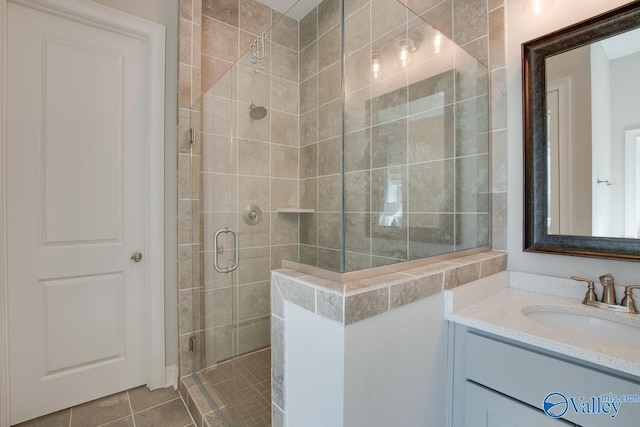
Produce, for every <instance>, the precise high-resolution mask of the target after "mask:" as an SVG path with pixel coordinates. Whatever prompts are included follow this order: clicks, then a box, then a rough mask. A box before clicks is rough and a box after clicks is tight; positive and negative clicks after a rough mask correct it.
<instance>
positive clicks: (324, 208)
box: [318, 175, 342, 212]
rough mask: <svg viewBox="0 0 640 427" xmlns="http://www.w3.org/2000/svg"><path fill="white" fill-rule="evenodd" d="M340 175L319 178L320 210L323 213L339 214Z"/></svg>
mask: <svg viewBox="0 0 640 427" xmlns="http://www.w3.org/2000/svg"><path fill="white" fill-rule="evenodd" d="M341 181H342V180H341V178H340V175H330V176H322V177H319V178H318V210H319V211H321V212H339V211H340V199H341V188H340V187H341Z"/></svg>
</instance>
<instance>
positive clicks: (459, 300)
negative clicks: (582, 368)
mask: <svg viewBox="0 0 640 427" xmlns="http://www.w3.org/2000/svg"><path fill="white" fill-rule="evenodd" d="M540 281H543V282H545V283H547V284H550V285H548V286H537V283H539V282H540ZM541 291H544V292H554V293H556V295H550V294H545V293H540V292H541ZM585 291H586V286H585V285H584V284H583V285H580V284H576V283H573V282H571V281H567V280H566V279H557V278H547V277H545V276H539V275H529V274H523V273H509V272H502V273H498V274H495V275H493V276H489V277H487V278H484V279H481V280H477V281H475V282H471V283H469V284H467V285H464V286H461V287H459V288H455V289H452V290H451V291H446V292H445V318H446V319H447V320H449V321H452V322H455V323H459V324H461V325H465V326H467V327H470V328H474V329H477V330H480V331H484V332H488V333H491V334H494V335H498V336H502V337H505V338H509V339H512V340H514V341H518V342H521V343H524V344H527V345H531V346H535V347H539V348H542V349H546V350H550V351H553V352H556V353H559V354H563V355H566V356H570V357H573V358H576V359H579V360H583V361H587V362H591V363H594V364H596V365H599V366H603V367H606V368H610V369H615V370H618V371H621V372H624V373H627V374H631V375H635V376H637V377H639V378H640V348H638V347H636V348H631V347H623V346H616V345H612V344H609V343H602V342H600V341H598V340H595V339H590V338H586V337H580V336H576V335H571V334H568V333H564V332H562V331H560V330H558V329H555V328H553V327H548V326H544V325H542V324H540V323H538V322H536V321H534V320H532V319H530V318H529V317H527V316H526V315H525V314H524V312H523V309H524V311H527V310H538V311H540V310H544V311H546V310H547V308H548V309H549V311H556V312H565V313H579V314H585V315H590V316H593V317H600V318H604V319H610V320H614V321H617V322H620V323H624V324H628V325H632V326H637V327H639V328H640V314H638V315H634V314H625V313H615V312H612V311H608V310H604V309H601V308H593V307H589V306H586V305H583V304H581V299H582V296H584V293H585ZM560 295H562V296H560ZM578 295H582V296H580V297H578V298H576V296H578ZM620 296H621V295H619V297H620ZM618 299H619V298H618ZM636 299H637V297H636ZM630 339H634V337H630ZM636 345H638V341H636Z"/></svg>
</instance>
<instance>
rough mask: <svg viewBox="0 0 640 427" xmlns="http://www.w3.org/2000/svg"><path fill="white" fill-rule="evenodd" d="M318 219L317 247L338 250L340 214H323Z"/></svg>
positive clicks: (319, 214)
mask: <svg viewBox="0 0 640 427" xmlns="http://www.w3.org/2000/svg"><path fill="white" fill-rule="evenodd" d="M317 218H318V246H320V247H323V248H328V249H340V214H339V213H323V212H320V213H318V215H317Z"/></svg>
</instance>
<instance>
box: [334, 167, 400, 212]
mask: <svg viewBox="0 0 640 427" xmlns="http://www.w3.org/2000/svg"><path fill="white" fill-rule="evenodd" d="M383 171H384V169H383ZM377 173H380V170H374V171H373V174H374V175H375V174H377ZM371 174H372V171H371V170H364V171H358V172H348V173H346V174H345V177H344V187H345V188H344V194H345V198H344V199H345V200H344V203H345V210H346V211H347V212H370V211H371V194H372V188H371V184H372V182H371ZM385 177H386V174H385ZM405 181H406V180H405ZM373 184H374V188H373V191H376V190H378V191H380V192H384V189H385V188H387V186H386V183H381V182H378V181H374V183H373ZM376 185H382V187H380V188H378V187H376ZM374 209H375V208H374ZM378 210H380V209H378Z"/></svg>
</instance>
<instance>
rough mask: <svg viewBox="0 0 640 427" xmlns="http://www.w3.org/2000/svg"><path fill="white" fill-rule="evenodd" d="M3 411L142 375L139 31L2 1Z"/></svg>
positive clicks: (100, 390) (47, 406)
mask: <svg viewBox="0 0 640 427" xmlns="http://www.w3.org/2000/svg"><path fill="white" fill-rule="evenodd" d="M8 21H9V29H8V30H9V49H8V93H7V96H8V105H9V108H8V129H7V130H8V171H7V173H8V183H9V188H8V194H7V197H8V231H9V232H8V248H9V253H8V257H9V258H8V259H9V265H8V277H9V328H10V344H9V345H10V358H11V359H10V366H11V421H12V423H17V422H20V421H23V420H26V419H30V418H33V417H36V416H39V415H42V414H46V413H50V412H53V411H56V410H58V409H62V408H65V407H69V406H72V405H76V404H78V403H81V402H85V401H89V400H92V399H95V398H98V397H101V396H105V395H108V394H111V393H115V392H118V391H121V390H124V389H127V388H130V387H134V386H137V385H141V384H144V383H145V382H146V355H145V348H146V347H145V345H146V344H145V343H146V335H145V333H146V332H145V331H146V329H145V326H146V325H145V318H146V307H145V304H146V295H145V292H146V284H145V270H144V262H145V259H144V258H142V260H141V261H140V262H138V263H136V262H134V261H133V260H132V259H131V258H130V257H131V254H132V253H133V252H136V251H139V252H141V253H142V254H143V255H144V253H145V247H144V244H145V228H146V226H145V138H146V137H147V134H146V133H147V131H146V129H147V128H146V124H147V106H146V104H145V102H146V101H145V100H146V99H147V94H146V80H145V78H146V77H145V76H146V73H147V71H148V70H147V69H146V60H147V52H146V50H147V46H146V44H145V42H144V41H143V40H139V39H136V38H134V37H130V36H127V35H124V34H121V33H116V32H113V31H109V30H107V29H103V28H97V27H92V26H89V25H86V24H82V23H79V22H76V21H73V20H71V19H66V18H64V17H60V16H54V15H51V14H48V13H45V12H40V11H36V10H33V9H30V8H27V7H25V6H20V5H16V4H13V3H9V19H8Z"/></svg>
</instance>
